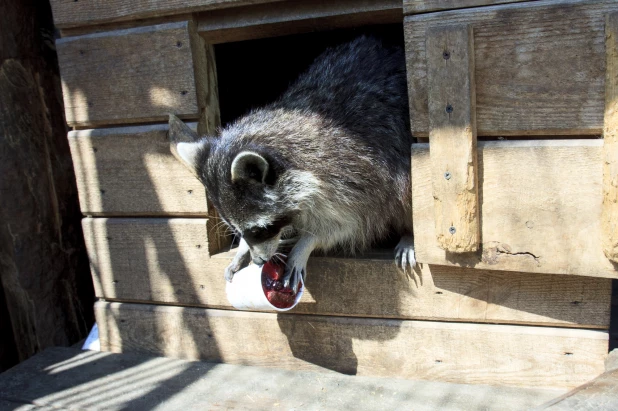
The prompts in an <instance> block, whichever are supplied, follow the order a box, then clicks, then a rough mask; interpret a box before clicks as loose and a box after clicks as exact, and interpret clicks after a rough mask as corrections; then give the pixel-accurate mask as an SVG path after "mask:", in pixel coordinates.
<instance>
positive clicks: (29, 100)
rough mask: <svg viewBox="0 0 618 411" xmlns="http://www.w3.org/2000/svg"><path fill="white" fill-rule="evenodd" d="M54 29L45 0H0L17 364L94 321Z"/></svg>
mask: <svg viewBox="0 0 618 411" xmlns="http://www.w3.org/2000/svg"><path fill="white" fill-rule="evenodd" d="M53 33H54V31H53V24H52V21H51V10H50V8H49V4H48V3H47V2H46V1H34V0H24V1H18V2H11V1H5V2H1V3H0V280H1V282H2V287H3V290H4V297H5V299H6V304H7V311H8V317H9V319H10V324H11V325H12V332H13V335H14V339H15V346H16V348H17V352H18V358H19V360H24V359H26V358H28V357H29V356H31V355H33V354H35V353H36V352H38V351H39V350H41V349H43V348H45V347H49V346H55V345H69V344H73V343H75V342H76V341H78V340H79V339H81V338H83V337H84V336H85V335H86V333H87V331H88V330H89V327H90V326H91V325H92V322H93V311H92V301H93V292H92V282H91V279H90V278H89V276H88V261H87V258H86V253H85V247H84V242H83V238H82V232H81V226H80V223H79V220H80V216H79V208H78V201H77V190H76V186H75V176H74V174H73V168H72V163H71V157H70V153H69V147H68V143H67V141H66V131H67V130H66V125H65V123H64V116H63V107H62V96H61V94H60V81H59V77H58V67H57V61H56V55H55V50H54V39H53ZM7 323H8V321H7V322H5V323H4V324H7ZM2 334H3V337H4V336H5V335H8V334H9V333H7V334H5V331H4V330H3V331H2Z"/></svg>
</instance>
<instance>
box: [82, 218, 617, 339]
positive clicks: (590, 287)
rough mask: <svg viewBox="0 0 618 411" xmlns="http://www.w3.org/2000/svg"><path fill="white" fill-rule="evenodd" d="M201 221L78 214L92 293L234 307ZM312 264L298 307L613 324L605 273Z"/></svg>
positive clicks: (222, 263)
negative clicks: (413, 272)
mask: <svg viewBox="0 0 618 411" xmlns="http://www.w3.org/2000/svg"><path fill="white" fill-rule="evenodd" d="M203 221H204V220H182V219H170V220H166V219H150V220H145V219H140V220H130V219H129V220H126V219H109V220H104V219H86V220H84V227H85V228H84V232H85V237H86V241H87V243H88V247H89V252H90V254H91V256H92V260H93V269H92V274H93V279H94V284H95V290H96V295H97V296H98V297H100V298H104V299H106V300H120V301H142V302H156V303H164V304H182V305H199V306H204V307H211V308H224V309H231V308H232V307H231V306H230V305H229V303H228V301H227V298H226V295H225V281H224V280H223V271H224V269H225V267H226V266H227V265H228V264H229V263H230V261H231V258H232V256H233V254H234V252H228V253H222V254H217V255H214V256H212V257H210V258H208V254H207V253H205V252H203V251H202V250H200V249H196V248H195V246H194V244H198V243H199V241H200V240H201V239H202V238H204V234H203V232H204V223H203ZM170 231H171V232H172V234H170ZM107 237H111V239H108V238H107ZM172 237H173V238H172ZM150 239H158V240H156V241H153V240H150ZM174 241H178V245H176V244H174ZM144 256H146V257H144ZM157 256H159V257H158V258H155V257H157ZM161 256H165V257H164V258H163V257H161ZM308 273H309V274H308V276H307V283H306V293H305V295H304V296H303V299H302V301H301V303H300V305H299V306H298V307H297V308H296V309H295V311H294V312H296V313H305V314H327V315H342V316H357V317H389V318H401V319H406V318H411V319H434V320H435V319H440V320H452V321H475V322H477V321H478V322H497V323H522V324H538V325H560V326H568V327H586V328H604V329H607V328H608V326H609V310H610V299H611V280H609V279H604V278H581V277H557V276H552V275H538V274H528V273H508V272H500V271H487V270H472V269H465V268H456V267H445V266H432V265H423V267H422V270H421V271H420V272H419V273H418V274H420V278H417V282H418V284H417V283H416V282H415V281H414V280H413V279H410V278H408V277H407V276H404V275H403V274H401V273H400V272H398V271H397V268H396V267H395V264H394V261H393V258H392V252H390V251H389V252H388V253H377V254H373V255H367V256H364V257H361V258H358V259H351V258H341V257H312V258H311V259H310V260H309V265H308ZM376 273H380V275H376ZM421 281H422V284H421Z"/></svg>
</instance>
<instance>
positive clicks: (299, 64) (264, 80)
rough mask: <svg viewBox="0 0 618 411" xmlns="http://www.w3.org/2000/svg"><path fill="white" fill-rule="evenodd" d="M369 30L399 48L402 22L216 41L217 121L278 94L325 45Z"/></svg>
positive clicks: (248, 109) (262, 103)
mask: <svg viewBox="0 0 618 411" xmlns="http://www.w3.org/2000/svg"><path fill="white" fill-rule="evenodd" d="M363 34H366V35H373V36H376V37H378V38H380V39H382V40H383V41H384V42H385V43H386V44H393V45H400V46H401V47H403V44H404V38H403V26H402V25H401V24H388V25H378V26H369V27H361V28H353V29H341V30H332V31H325V32H318V33H307V34H297V35H292V36H285V37H275V38H268V39H260V40H248V41H241V42H236V43H227V44H219V45H215V56H216V60H217V76H218V85H219V104H220V108H221V124H222V125H223V126H225V125H226V124H228V123H229V122H231V121H234V120H235V119H236V118H238V117H240V116H242V115H244V114H246V113H247V112H249V111H250V110H251V109H252V108H257V107H261V106H263V105H265V104H268V103H270V102H272V101H274V100H276V99H277V97H279V96H280V95H281V94H282V93H283V92H284V91H285V90H286V89H287V87H288V86H289V85H290V84H291V83H292V82H293V81H294V80H295V79H296V78H297V77H298V76H299V75H300V74H301V73H302V72H303V71H305V70H306V69H307V68H308V67H309V66H310V65H311V63H312V62H313V60H315V58H316V57H318V55H320V54H321V53H322V52H323V51H324V50H326V49H327V48H328V47H334V46H337V45H339V44H342V43H345V42H348V41H351V40H353V39H354V38H356V37H358V36H360V35H363Z"/></svg>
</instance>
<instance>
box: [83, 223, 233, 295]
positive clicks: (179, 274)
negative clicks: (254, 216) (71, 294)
mask: <svg viewBox="0 0 618 411" xmlns="http://www.w3.org/2000/svg"><path fill="white" fill-rule="evenodd" d="M82 227H83V230H84V238H85V240H86V247H87V248H88V256H89V258H90V269H91V272H92V275H93V278H94V282H95V284H96V285H95V289H97V290H99V291H100V290H101V284H100V283H99V282H98V280H97V279H98V278H100V277H101V276H104V275H107V276H112V277H113V279H112V284H114V285H116V286H119V287H125V286H127V287H130V286H131V285H130V284H126V283H125V281H124V277H123V274H124V273H127V272H133V273H135V274H134V275H141V276H144V280H145V282H144V283H143V284H144V285H145V286H148V283H149V279H150V278H151V277H153V276H157V277H161V276H169V283H168V284H167V286H168V287H171V288H172V289H174V287H176V285H177V284H179V283H180V282H182V281H183V280H187V277H186V273H188V272H194V271H196V270H199V267H201V266H202V264H204V262H205V261H207V260H208V257H209V255H210V253H213V252H216V251H218V250H216V249H214V246H213V245H212V244H211V243H210V241H209V237H210V235H209V231H212V230H213V228H212V227H213V222H212V221H211V220H207V219H203V218H174V219H164V218H160V219H159V218H109V219H108V218H85V219H83V220H82ZM222 275H223V274H222Z"/></svg>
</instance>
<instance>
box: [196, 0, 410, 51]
mask: <svg viewBox="0 0 618 411" xmlns="http://www.w3.org/2000/svg"><path fill="white" fill-rule="evenodd" d="M402 20H403V14H402V11H401V0H378V1H375V0H374V1H368V0H360V1H359V0H338V1H315V0H295V1H293V2H281V3H277V4H259V5H252V6H248V7H241V8H234V9H222V10H216V11H209V12H206V13H201V14H200V15H199V17H198V21H199V26H198V31H199V32H200V34H201V35H202V36H203V37H204V38H205V39H206V41H207V42H208V43H210V44H217V43H228V42H233V41H243V40H252V39H258V38H265V37H275V36H283V35H290V34H298V33H306V32H313V31H318V30H331V29H339V28H344V27H356V26H362V25H367V24H387V23H401V21H402Z"/></svg>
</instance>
